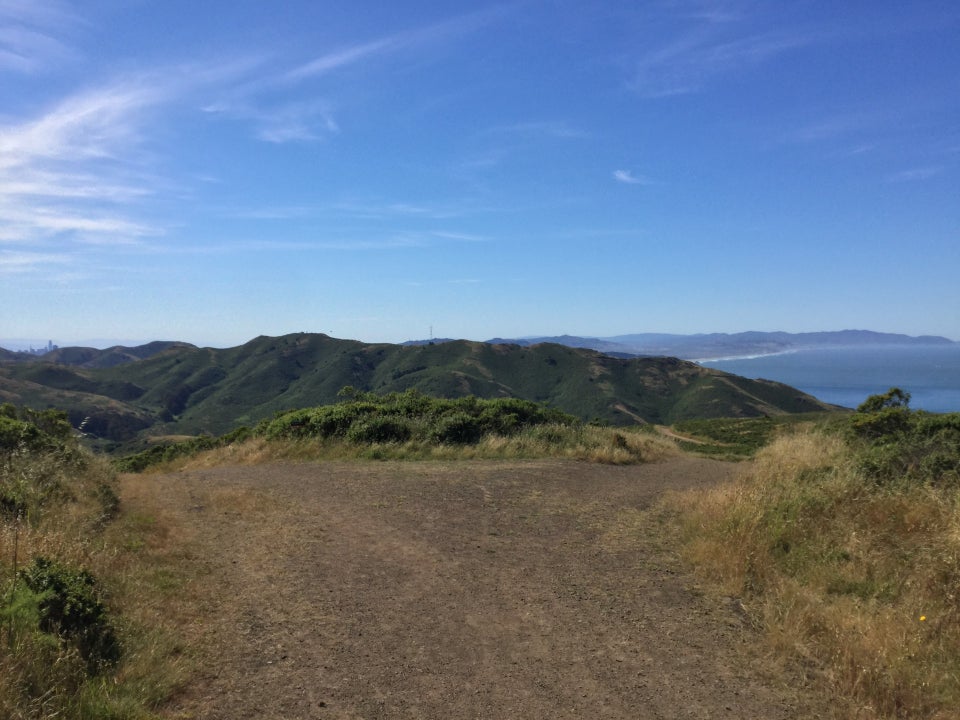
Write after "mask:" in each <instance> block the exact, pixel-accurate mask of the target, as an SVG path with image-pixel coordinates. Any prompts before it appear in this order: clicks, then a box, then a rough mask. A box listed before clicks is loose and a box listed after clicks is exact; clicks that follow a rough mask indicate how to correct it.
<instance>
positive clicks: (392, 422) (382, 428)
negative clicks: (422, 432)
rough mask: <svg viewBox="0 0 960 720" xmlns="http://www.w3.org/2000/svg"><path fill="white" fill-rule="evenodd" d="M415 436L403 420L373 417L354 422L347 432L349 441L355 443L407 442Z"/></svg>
mask: <svg viewBox="0 0 960 720" xmlns="http://www.w3.org/2000/svg"><path fill="white" fill-rule="evenodd" d="M411 435H413V431H412V430H411V427H410V424H409V423H408V422H407V421H406V420H404V419H403V418H397V417H372V418H369V419H367V420H360V421H358V422H354V423H353V424H352V425H351V426H350V429H349V430H347V440H349V441H350V442H355V443H392V442H406V441H407V440H409V439H410V437H411Z"/></svg>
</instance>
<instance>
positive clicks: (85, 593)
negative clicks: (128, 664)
mask: <svg viewBox="0 0 960 720" xmlns="http://www.w3.org/2000/svg"><path fill="white" fill-rule="evenodd" d="M18 580H19V581H21V582H23V584H24V585H25V586H26V587H27V588H28V589H29V590H30V591H31V592H32V593H34V594H35V595H37V596H38V599H39V604H38V608H39V617H38V629H39V630H40V631H41V632H45V633H49V634H51V635H55V636H56V637H58V638H60V639H61V640H62V641H64V642H68V643H70V644H72V645H73V646H75V647H76V649H77V650H78V651H79V653H80V656H81V657H82V658H83V660H84V662H86V664H87V668H88V671H89V672H91V673H96V672H99V671H100V670H102V669H103V668H105V667H107V666H109V665H112V664H113V663H115V662H116V661H117V660H118V659H119V658H120V643H119V641H118V639H117V635H116V633H115V632H114V629H113V625H112V624H111V622H110V617H109V614H108V612H107V609H106V606H104V604H103V602H102V601H101V599H100V590H99V587H98V585H97V581H96V579H95V578H94V577H93V575H91V574H90V573H89V572H87V571H86V570H75V569H71V568H68V567H66V566H64V565H61V564H60V563H58V562H56V561H54V560H49V559H47V558H45V557H36V558H34V560H33V562H32V563H31V564H30V565H29V566H27V567H26V568H24V569H22V570H20V571H19V573H18Z"/></svg>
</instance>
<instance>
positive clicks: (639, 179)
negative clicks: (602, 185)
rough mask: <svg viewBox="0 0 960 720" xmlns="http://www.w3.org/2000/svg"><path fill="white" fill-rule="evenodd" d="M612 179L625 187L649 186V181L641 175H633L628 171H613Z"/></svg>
mask: <svg viewBox="0 0 960 720" xmlns="http://www.w3.org/2000/svg"><path fill="white" fill-rule="evenodd" d="M613 179H614V180H616V181H617V182H622V183H625V184H626V185H649V184H650V179H649V178H647V177H644V176H643V175H634V174H633V173H632V172H630V171H629V170H614V171H613Z"/></svg>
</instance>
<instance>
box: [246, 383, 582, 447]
mask: <svg viewBox="0 0 960 720" xmlns="http://www.w3.org/2000/svg"><path fill="white" fill-rule="evenodd" d="M341 397H343V398H344V399H343V400H342V401H341V402H339V403H336V404H335V405H324V406H321V407H315V408H306V409H303V410H293V411H290V412H285V413H279V414H278V415H277V416H276V417H274V418H273V419H271V420H267V421H265V422H263V423H261V424H260V425H259V426H258V428H257V430H256V432H257V434H260V435H263V436H265V437H267V438H269V439H304V438H319V439H326V438H343V439H346V440H348V441H350V442H355V443H391V442H401V443H402V442H407V441H408V440H418V441H427V442H432V443H437V444H453V445H466V444H472V443H476V442H478V441H479V440H480V439H481V438H483V437H484V436H487V435H501V436H509V435H513V434H515V433H516V432H518V431H520V430H523V429H525V428H530V427H534V426H537V425H546V424H561V425H574V424H576V422H577V421H576V419H575V418H573V417H572V416H570V415H567V414H565V413H562V412H560V411H559V410H555V409H552V408H548V407H546V406H544V405H540V404H537V403H534V402H530V401H529V400H519V399H516V398H498V399H494V400H482V399H479V398H476V397H473V396H469V397H465V398H459V399H456V400H451V399H444V398H434V397H430V396H427V395H423V394H422V393H420V392H418V391H416V390H407V391H406V392H403V393H390V394H389V395H383V396H378V395H374V394H371V393H358V392H356V391H354V390H353V389H352V388H344V390H343V391H341Z"/></svg>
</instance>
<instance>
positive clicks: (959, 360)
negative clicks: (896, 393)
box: [700, 344, 960, 412]
mask: <svg viewBox="0 0 960 720" xmlns="http://www.w3.org/2000/svg"><path fill="white" fill-rule="evenodd" d="M700 364H701V365H704V366H706V367H712V368H717V369H718V370H723V371H724V372H729V373H733V374H735V375H742V376H743V377H748V378H766V379H767V380H776V381H778V382H782V383H786V384H787V385H792V386H794V387H796V388H799V389H800V390H803V391H804V392H806V393H810V394H811V395H813V396H815V397H817V398H820V399H821V400H823V401H824V402H828V403H833V404H834V405H842V406H844V407H851V408H852V407H856V406H857V405H859V404H860V403H862V402H863V401H864V400H866V399H867V397H869V396H870V395H876V394H877V393H883V392H886V391H887V390H889V389H890V388H891V387H898V388H900V389H901V390H905V391H906V392H908V393H910V395H911V399H910V407H912V408H914V409H916V410H928V411H930V412H960V344H954V345H919V346H904V345H897V346H874V347H868V348H864V347H844V348H830V349H816V350H797V351H795V352H789V353H782V354H777V355H763V356H759V357H750V358H727V359H722V360H701V361H700Z"/></svg>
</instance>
